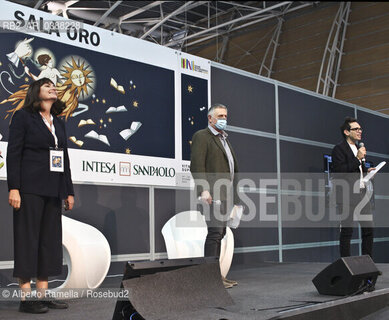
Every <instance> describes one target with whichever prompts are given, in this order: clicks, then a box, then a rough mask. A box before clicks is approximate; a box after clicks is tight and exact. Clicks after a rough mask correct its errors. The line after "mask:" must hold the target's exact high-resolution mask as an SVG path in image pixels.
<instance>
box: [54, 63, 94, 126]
mask: <svg viewBox="0 0 389 320" xmlns="http://www.w3.org/2000/svg"><path fill="white" fill-rule="evenodd" d="M77 60H78V61H76V60H75V59H74V57H71V61H66V63H65V64H64V65H63V66H62V67H63V70H61V71H62V72H61V75H62V77H63V78H65V79H66V80H65V82H64V83H63V84H62V85H61V86H60V87H59V88H57V90H58V98H59V99H61V100H62V101H63V102H65V104H66V108H65V110H64V111H63V112H62V114H61V116H65V117H66V119H67V118H68V117H69V116H71V114H72V113H73V111H74V110H75V109H76V108H77V106H78V101H79V100H84V99H86V98H87V97H88V96H89V95H90V94H91V93H92V91H93V89H94V87H93V84H94V81H93V78H94V76H93V70H92V68H91V67H90V66H89V65H88V64H87V63H86V61H85V60H83V59H81V58H80V59H77Z"/></svg>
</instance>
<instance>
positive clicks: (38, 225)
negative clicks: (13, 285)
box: [13, 193, 62, 279]
mask: <svg viewBox="0 0 389 320" xmlns="http://www.w3.org/2000/svg"><path fill="white" fill-rule="evenodd" d="M61 203H62V202H61V200H60V199H59V198H52V197H44V196H39V195H35V194H23V193H22V194H21V206H20V209H19V210H14V214H13V223H14V226H13V227H14V260H15V266H14V273H13V275H14V277H17V278H22V279H29V278H34V277H37V278H45V277H49V276H55V275H58V274H61V272H62V223H61Z"/></svg>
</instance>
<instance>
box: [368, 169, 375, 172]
mask: <svg viewBox="0 0 389 320" xmlns="http://www.w3.org/2000/svg"><path fill="white" fill-rule="evenodd" d="M373 170H375V168H369V169H367V172H370V171H373Z"/></svg>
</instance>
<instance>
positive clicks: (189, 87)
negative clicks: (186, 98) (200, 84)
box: [188, 85, 193, 93]
mask: <svg viewBox="0 0 389 320" xmlns="http://www.w3.org/2000/svg"><path fill="white" fill-rule="evenodd" d="M188 92H190V93H192V92H193V87H192V86H191V85H189V86H188Z"/></svg>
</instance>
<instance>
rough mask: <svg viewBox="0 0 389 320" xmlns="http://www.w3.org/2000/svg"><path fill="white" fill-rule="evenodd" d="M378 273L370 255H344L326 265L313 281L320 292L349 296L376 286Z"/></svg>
mask: <svg viewBox="0 0 389 320" xmlns="http://www.w3.org/2000/svg"><path fill="white" fill-rule="evenodd" d="M378 274H379V270H378V269H377V267H376V266H375V264H374V262H373V260H372V259H371V258H370V256H369V255H365V256H355V257H344V258H341V259H339V260H337V261H335V262H334V263H332V264H330V265H329V266H328V267H326V268H325V269H324V270H323V271H321V272H320V273H319V274H318V275H317V276H316V277H315V278H313V280H312V282H313V284H314V285H315V287H316V289H317V291H319V293H320V294H326V295H334V296H348V295H352V294H356V293H361V292H363V291H366V290H367V289H369V288H374V285H375V283H376V281H377V277H378Z"/></svg>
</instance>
